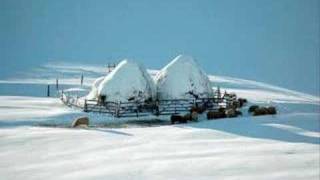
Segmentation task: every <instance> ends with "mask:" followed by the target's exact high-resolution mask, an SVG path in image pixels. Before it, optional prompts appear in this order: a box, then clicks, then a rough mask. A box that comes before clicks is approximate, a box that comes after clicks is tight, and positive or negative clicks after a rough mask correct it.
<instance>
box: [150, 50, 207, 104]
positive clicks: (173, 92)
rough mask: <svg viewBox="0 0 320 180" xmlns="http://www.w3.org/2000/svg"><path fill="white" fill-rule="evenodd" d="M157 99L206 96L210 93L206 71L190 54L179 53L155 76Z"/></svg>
mask: <svg viewBox="0 0 320 180" xmlns="http://www.w3.org/2000/svg"><path fill="white" fill-rule="evenodd" d="M156 84H157V93H158V98H159V99H186V98H194V97H199V98H208V97H210V96H211V95H212V89H211V85H210V81H209V79H208V76H207V75H206V73H205V72H204V71H203V70H202V69H201V68H200V67H199V65H198V64H197V63H196V62H195V61H194V59H193V58H192V57H190V56H185V55H179V56H177V57H176V58H175V59H173V60H172V61H171V62H170V63H169V64H168V65H166V66H165V67H164V68H163V69H162V70H161V71H159V73H158V74H157V76H156Z"/></svg>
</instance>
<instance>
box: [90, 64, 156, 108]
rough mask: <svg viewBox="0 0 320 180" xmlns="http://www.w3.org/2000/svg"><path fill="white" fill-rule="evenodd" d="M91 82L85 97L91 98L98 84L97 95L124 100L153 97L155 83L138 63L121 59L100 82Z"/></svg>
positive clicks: (108, 99) (114, 99) (142, 99)
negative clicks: (87, 94) (91, 89)
mask: <svg viewBox="0 0 320 180" xmlns="http://www.w3.org/2000/svg"><path fill="white" fill-rule="evenodd" d="M100 80H101V79H100V78H99V79H97V80H96V81H95V83H94V84H93V92H91V93H90V94H89V96H88V97H87V98H92V97H94V96H92V95H93V94H94V93H95V92H94V91H96V88H95V86H96V85H98V84H99V85H98V88H97V91H96V92H97V94H96V96H97V95H105V96H106V100H107V101H122V102H126V101H128V99H129V98H132V97H134V98H135V100H140V101H144V100H146V99H148V98H154V97H155V85H154V82H153V80H152V79H151V77H150V75H149V74H148V73H147V71H146V70H145V69H144V68H143V67H142V66H141V65H139V64H137V63H134V62H131V61H128V60H123V61H121V62H120V63H119V64H118V65H117V67H116V68H115V69H114V70H113V71H112V72H111V73H109V74H108V75H106V77H105V78H104V79H103V80H102V81H101V82H100Z"/></svg>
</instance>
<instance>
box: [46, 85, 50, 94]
mask: <svg viewBox="0 0 320 180" xmlns="http://www.w3.org/2000/svg"><path fill="white" fill-rule="evenodd" d="M47 97H50V85H49V84H48V86H47Z"/></svg>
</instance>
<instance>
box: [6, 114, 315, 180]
mask: <svg viewBox="0 0 320 180" xmlns="http://www.w3.org/2000/svg"><path fill="white" fill-rule="evenodd" d="M273 119H274V118H270V117H261V118H255V119H251V118H249V119H248V118H239V119H230V120H220V121H205V122H200V123H192V124H186V125H176V126H162V127H151V128H123V129H105V128H92V129H88V130H86V129H63V128H41V127H23V126H22V127H17V128H7V129H1V131H0V158H1V161H0V175H1V177H5V179H252V180H255V179H266V180H267V179H268V180H269V179H311V180H312V179H314V180H316V179H318V178H319V175H320V174H319V163H320V162H319V131H318V130H319V129H317V127H318V126H319V119H318V117H317V115H313V114H300V115H299V114H293V115H290V116H278V117H277V118H276V120H273ZM292 129H293V130H292ZM295 129H299V131H297V130H295Z"/></svg>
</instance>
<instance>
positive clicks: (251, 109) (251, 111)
mask: <svg viewBox="0 0 320 180" xmlns="http://www.w3.org/2000/svg"><path fill="white" fill-rule="evenodd" d="M258 108H259V106H257V105H252V106H250V107H249V109H248V112H249V113H253V112H254V111H255V110H256V109H258Z"/></svg>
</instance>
